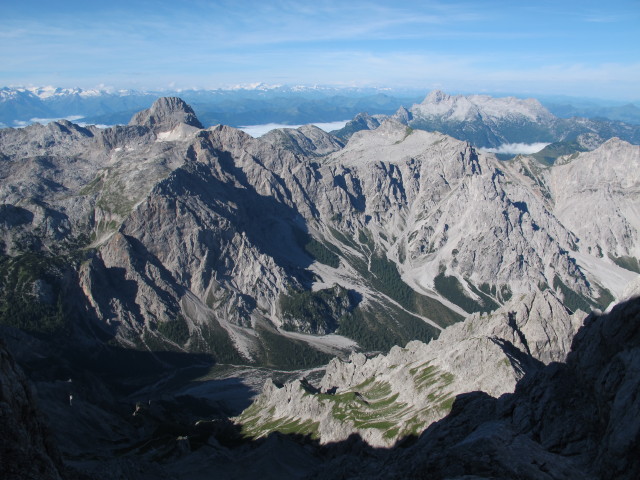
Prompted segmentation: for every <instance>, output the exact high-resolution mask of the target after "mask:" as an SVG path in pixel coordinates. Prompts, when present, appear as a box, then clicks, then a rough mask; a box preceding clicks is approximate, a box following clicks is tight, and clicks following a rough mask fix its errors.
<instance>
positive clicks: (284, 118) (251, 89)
mask: <svg viewBox="0 0 640 480" xmlns="http://www.w3.org/2000/svg"><path fill="white" fill-rule="evenodd" d="M172 95H173V96H180V97H181V98H183V99H184V100H185V101H188V102H189V104H190V105H191V106H192V107H193V108H194V110H195V111H196V112H197V114H198V118H200V120H201V121H202V122H203V124H204V125H206V126H211V125H217V124H225V125H231V126H236V127H237V126H240V125H257V124H266V123H280V124H298V125H299V124H305V123H310V122H331V121H339V120H346V119H349V118H352V117H353V116H354V115H356V114H358V113H360V112H365V111H370V112H372V113H393V112H394V111H396V110H397V109H398V107H400V106H401V105H410V104H412V103H414V102H417V101H419V100H420V99H421V98H422V96H423V95H422V94H419V93H417V92H416V91H410V90H404V91H403V90H394V91H390V90H389V89H374V88H334V87H306V86H293V87H286V86H267V85H262V84H258V85H252V86H245V87H236V88H230V89H224V90H223V89H218V90H178V91H168V92H145V91H135V90H100V89H94V90H82V89H79V88H54V87H44V88H8V87H5V88H2V89H0V127H2V126H5V127H16V126H25V125H28V124H30V123H33V122H37V121H39V122H40V123H46V122H47V121H50V120H51V119H62V118H67V119H71V120H74V121H81V122H82V123H83V124H102V125H115V124H126V123H127V122H128V121H129V119H130V118H131V116H132V115H133V114H134V113H136V112H137V111H139V110H141V109H144V108H149V107H150V106H151V104H152V103H153V102H154V101H155V100H156V99H158V98H159V97H162V96H172Z"/></svg>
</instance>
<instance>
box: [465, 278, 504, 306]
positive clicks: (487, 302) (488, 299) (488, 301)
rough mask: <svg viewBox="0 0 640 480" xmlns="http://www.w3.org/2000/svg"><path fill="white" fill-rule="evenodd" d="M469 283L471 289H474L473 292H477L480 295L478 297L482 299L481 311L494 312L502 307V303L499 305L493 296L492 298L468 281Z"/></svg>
mask: <svg viewBox="0 0 640 480" xmlns="http://www.w3.org/2000/svg"><path fill="white" fill-rule="evenodd" d="M467 284H468V285H469V288H470V289H471V291H473V293H475V294H476V295H478V297H480V298H481V299H482V302H481V303H482V310H480V311H481V312H492V311H493V310H496V309H498V308H499V307H500V305H498V304H497V303H496V302H495V301H494V300H493V298H491V297H490V296H489V295H487V294H486V293H484V292H482V291H481V290H479V289H477V288H476V287H475V286H474V285H473V283H471V282H469V281H467Z"/></svg>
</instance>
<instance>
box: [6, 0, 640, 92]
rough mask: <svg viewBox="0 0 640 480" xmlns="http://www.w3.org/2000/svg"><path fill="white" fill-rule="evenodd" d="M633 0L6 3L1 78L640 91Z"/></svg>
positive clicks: (122, 84)
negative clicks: (536, 0)
mask: <svg viewBox="0 0 640 480" xmlns="http://www.w3.org/2000/svg"><path fill="white" fill-rule="evenodd" d="M639 23H640V4H639V3H638V1H637V0H614V1H611V2H607V3H606V4H602V3H600V2H584V1H581V2H577V1H575V0H571V1H566V2H551V1H541V2H535V3H533V4H530V5H525V4H520V3H516V4H514V3H512V2H504V1H484V2H465V1H454V2H442V1H434V2H417V1H415V2H414V1H407V2H403V3H402V5H401V6H389V5H388V4H387V3H386V2H382V1H371V2H362V1H354V2H349V3H348V4H344V3H342V2H337V1H321V2H315V3H313V4H307V3H306V2H294V1H288V0H282V1H274V2H257V1H246V2H230V1H216V2H210V1H202V0H190V1H185V2H168V1H164V0H160V1H154V2H151V1H136V2H131V1H127V2H124V1H121V0H114V1H113V2H109V3H108V4H103V3H98V2H80V1H76V0H71V1H67V2H57V3H53V2H44V1H32V0H26V1H23V2H9V3H7V4H6V5H4V6H3V16H2V18H1V19H0V37H2V39H3V41H2V42H0V58H1V59H2V62H1V66H0V84H2V85H36V86H45V85H54V86H63V87H70V86H77V87H81V88H85V89H87V88H95V87H99V86H103V87H112V88H116V89H119V88H130V89H141V90H163V89H165V90H166V89H190V88H201V89H209V88H218V87H225V86H230V85H237V84H252V83H258V82H264V83H267V84H285V85H297V84H301V85H317V84H318V85H333V86H376V87H381V86H393V87H397V88H401V87H410V88H414V89H424V90H425V91H429V90H432V89H435V88H440V89H443V90H445V91H447V92H475V93H486V92H502V91H504V92H519V94H520V95H522V96H542V95H569V96H577V97H587V98H606V99H611V100H614V99H615V100H621V101H637V100H638V99H640V58H639V55H638V49H637V45H639V44H640V29H638V28H637V25H638V24H639Z"/></svg>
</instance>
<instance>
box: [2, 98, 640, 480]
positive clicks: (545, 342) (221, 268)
mask: <svg viewBox="0 0 640 480" xmlns="http://www.w3.org/2000/svg"><path fill="white" fill-rule="evenodd" d="M578 124H579V126H577V125H578ZM607 125H608V127H607V128H604V127H603V124H602V123H598V122H595V121H584V122H577V123H576V122H573V123H569V122H568V121H564V120H562V121H561V120H560V119H556V118H555V117H553V116H552V115H551V114H549V113H548V112H547V111H546V110H545V109H544V108H543V107H542V106H541V105H539V104H538V103H537V102H535V101H522V100H516V99H491V98H490V97H485V96H472V97H462V96H457V97H452V96H448V95H446V94H444V93H442V92H432V93H431V94H430V95H429V96H428V97H427V98H426V99H425V101H424V102H423V103H421V104H417V105H414V106H413V107H411V108H409V109H405V108H401V109H400V110H399V111H398V112H397V113H396V114H394V115H390V116H369V115H367V114H360V115H358V116H357V117H356V118H354V120H353V121H352V122H350V123H348V124H347V125H346V126H345V128H344V129H342V130H340V131H337V132H333V133H327V132H324V131H323V130H321V129H319V128H317V127H314V126H312V125H307V126H304V127H300V128H298V129H279V130H273V131H271V132H269V133H268V134H266V135H264V136H262V137H260V138H252V137H251V136H249V135H247V134H245V133H243V132H242V131H240V130H238V129H235V128H232V127H228V126H224V125H216V126H212V127H209V128H204V127H203V125H202V124H201V123H200V121H199V120H198V118H197V117H196V115H195V113H194V111H193V110H192V109H191V107H189V106H188V105H187V104H186V103H185V102H183V101H182V100H181V99H179V98H175V97H166V98H160V99H158V100H157V101H156V102H155V103H154V104H153V105H152V107H151V108H150V109H148V110H144V111H141V112H139V113H137V114H135V115H134V116H133V118H132V119H131V121H130V122H129V124H128V125H119V126H114V127H109V128H98V127H95V126H80V125H77V124H74V123H71V122H69V121H58V122H51V123H49V124H47V125H39V124H34V125H31V126H28V127H25V128H21V129H1V130H0V164H1V165H2V170H1V171H0V175H1V178H2V181H1V182H0V249H1V253H2V256H1V259H0V269H1V271H2V275H0V287H1V289H0V294H1V296H2V306H1V308H0V334H1V336H2V338H3V339H4V343H5V344H6V345H4V344H0V354H1V356H0V360H1V361H2V364H0V372H2V377H0V380H1V383H0V387H1V392H0V393H1V395H2V396H1V397H0V400H1V403H0V406H1V410H0V411H1V412H2V417H1V419H2V420H1V421H2V425H6V426H7V428H9V429H10V430H7V431H12V432H16V433H15V435H14V436H13V438H15V439H16V440H15V441H6V440H3V443H2V444H1V445H0V446H1V448H0V460H2V464H3V465H4V464H7V465H8V464H11V465H12V467H11V470H10V475H11V476H9V477H8V478H16V479H17V478H35V477H34V475H36V476H37V473H33V472H35V471H36V470H38V469H39V471H40V472H41V478H130V479H142V478H185V479H186V478H212V475H214V474H213V473H212V472H217V474H219V475H221V476H222V477H224V476H227V477H229V478H256V476H257V475H260V476H261V477H264V478H282V476H283V475H284V476H289V477H291V478H304V477H309V478H527V479H528V478H531V479H534V478H536V479H537V478H545V479H546V478H549V479H552V478H629V479H632V478H637V476H638V475H640V462H639V461H638V457H637V455H634V454H633V452H637V451H638V450H639V449H640V444H639V439H640V421H639V420H638V418H637V415H635V414H632V413H633V412H636V413H637V412H638V411H640V405H638V402H639V401H640V400H639V399H640V395H638V391H639V387H640V385H639V383H640V375H639V374H638V372H639V371H640V349H639V343H638V342H639V339H638V334H639V333H638V332H640V307H639V304H638V301H637V300H635V297H637V296H638V295H639V294H640V280H639V278H640V263H639V261H640V146H638V145H636V144H634V143H633V142H635V143H637V142H638V138H637V131H636V130H637V129H636V130H634V128H632V127H630V126H627V125H625V124H621V123H619V122H618V124H617V126H616V127H615V129H613V127H611V125H612V124H607ZM440 131H442V132H446V134H445V133H439V132H440ZM532 132H534V133H532ZM616 135H617V136H616ZM456 137H458V138H460V139H458V138H456ZM619 137H621V138H619ZM538 141H540V142H548V143H550V144H551V145H550V146H549V147H551V148H548V149H547V152H546V153H544V154H543V155H538V156H536V155H518V156H516V157H515V158H513V159H511V160H508V161H502V160H499V159H498V158H496V156H495V155H494V154H492V153H485V152H484V151H483V150H482V149H481V148H479V147H488V146H498V145H500V144H502V143H505V142H527V143H533V142H538ZM629 141H630V142H632V143H629ZM619 302H622V303H619ZM616 303H619V304H618V305H617V306H615V307H614V305H615V304H616ZM603 312H606V313H603ZM10 352H11V353H10ZM16 360H17V361H16ZM19 365H21V367H20V366H19ZM323 365H326V366H324V367H323ZM23 369H24V372H23ZM207 372H209V373H207ZM212 372H215V374H214V373H212ZM27 378H29V380H28V379H27ZM238 378H240V379H241V381H239V380H238ZM30 383H33V384H34V385H35V390H34V387H33V385H31V384H30ZM263 384H264V387H263ZM249 387H251V388H249ZM12 392H17V393H12ZM221 392H222V393H221ZM471 392H473V393H471ZM481 392H484V393H481ZM258 393H259V394H258ZM251 402H253V403H251ZM136 404H137V406H136V407H135V408H134V407H133V406H134V405H136ZM25 412H27V413H25ZM15 452H19V454H16V453H15ZM30 458H36V459H38V461H37V462H30V461H29V459H30ZM105 467H108V468H105ZM283 472H284V473H283ZM214 476H215V475H214Z"/></svg>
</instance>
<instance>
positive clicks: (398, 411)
mask: <svg viewBox="0 0 640 480" xmlns="http://www.w3.org/2000/svg"><path fill="white" fill-rule="evenodd" d="M398 395H399V394H398V393H395V394H393V395H391V387H390V386H389V385H388V384H386V383H384V382H375V383H373V384H372V385H371V388H370V389H369V390H366V391H359V392H346V393H341V394H337V395H328V394H320V395H318V399H319V400H322V401H325V402H326V401H328V402H331V403H332V415H333V417H334V418H336V419H337V420H340V421H349V422H351V423H353V425H354V426H355V427H356V428H375V429H379V430H385V431H386V430H389V429H391V428H393V427H396V426H397V421H395V420H397V419H399V418H400V416H401V415H402V413H404V412H405V411H406V410H407V405H406V404H405V403H398V402H397V401H396V400H397V399H398ZM394 419H395V420H394Z"/></svg>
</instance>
